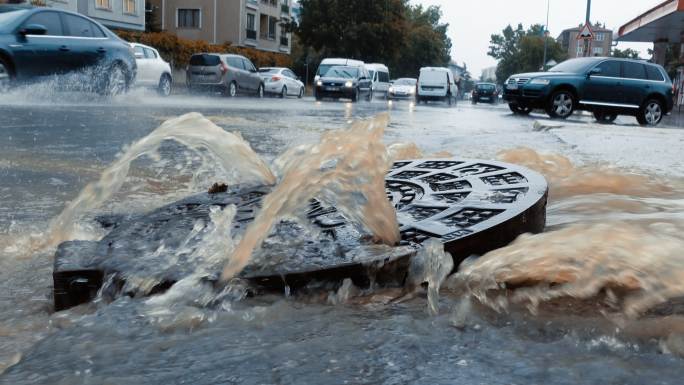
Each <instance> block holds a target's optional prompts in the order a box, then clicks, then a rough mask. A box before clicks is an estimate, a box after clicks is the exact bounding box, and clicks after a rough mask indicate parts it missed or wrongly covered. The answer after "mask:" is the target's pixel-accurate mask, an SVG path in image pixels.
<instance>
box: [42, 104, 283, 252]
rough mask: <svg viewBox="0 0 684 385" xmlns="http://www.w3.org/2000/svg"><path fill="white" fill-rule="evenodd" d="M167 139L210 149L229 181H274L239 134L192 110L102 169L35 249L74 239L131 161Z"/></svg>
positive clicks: (152, 153)
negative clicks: (82, 219) (82, 220)
mask: <svg viewBox="0 0 684 385" xmlns="http://www.w3.org/2000/svg"><path fill="white" fill-rule="evenodd" d="M167 140H173V141H176V142H178V143H180V144H182V145H184V146H186V147H187V148H189V149H191V150H193V151H196V152H200V151H201V150H208V151H209V153H210V154H211V155H212V156H213V159H214V160H216V161H217V163H218V165H219V166H220V167H222V169H223V170H224V171H225V172H226V174H227V175H232V176H233V178H232V179H231V180H228V182H229V183H244V184H273V183H274V182H275V177H274V176H273V174H272V173H271V171H270V169H269V168H268V166H267V165H266V164H265V163H264V162H263V161H262V160H261V158H259V156H258V155H257V154H256V153H255V152H254V151H253V150H252V148H251V146H250V145H249V143H247V142H246V141H245V140H244V139H243V138H242V137H241V136H240V135H239V134H233V133H230V132H227V131H224V130H223V129H222V128H221V127H219V126H217V125H215V124H214V123H212V122H211V121H210V120H208V119H205V118H204V117H202V116H201V115H200V114H198V113H189V114H186V115H183V116H180V117H178V118H175V119H171V120H168V121H166V122H165V123H163V124H162V125H161V126H159V127H158V128H157V129H156V130H154V131H152V132H151V133H150V134H149V135H147V136H145V137H144V138H142V139H140V140H138V141H137V142H135V143H134V144H133V145H131V146H130V147H129V148H127V149H126V151H125V152H124V154H123V155H121V156H120V157H119V158H118V159H117V160H116V161H115V162H113V163H112V164H111V165H110V166H109V167H107V168H106V169H105V170H104V171H103V172H102V174H101V176H100V179H99V180H97V181H96V182H92V183H90V184H88V185H87V186H86V187H85V188H84V189H83V190H82V191H81V192H80V194H79V195H78V197H76V199H74V200H73V201H71V202H70V203H69V204H68V205H67V207H66V208H65V209H64V210H63V211H62V213H61V214H59V216H57V217H56V218H55V219H54V220H53V221H52V222H51V224H50V229H49V232H48V235H47V237H46V238H45V239H44V240H42V241H41V242H40V243H39V244H38V247H37V248H34V250H36V249H42V248H45V247H52V246H56V245H58V244H59V243H60V242H63V241H65V240H68V239H72V236H73V234H74V231H75V226H76V224H77V221H78V220H79V218H80V217H81V215H83V214H84V213H85V212H88V211H89V210H91V209H93V208H96V207H98V206H99V205H101V204H102V203H103V202H105V201H107V200H108V199H109V198H111V197H112V195H113V194H115V193H116V192H117V191H118V190H119V189H120V188H121V186H122V184H123V183H124V181H125V179H126V176H127V175H128V171H129V169H130V167H131V163H132V162H133V161H134V160H136V159H138V158H140V157H142V156H145V155H146V156H152V157H158V156H157V154H156V152H157V150H158V149H159V147H160V145H161V144H162V143H163V142H164V141H167Z"/></svg>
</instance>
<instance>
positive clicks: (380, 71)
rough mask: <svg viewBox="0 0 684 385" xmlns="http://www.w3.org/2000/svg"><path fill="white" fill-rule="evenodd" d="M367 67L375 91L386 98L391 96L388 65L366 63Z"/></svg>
mask: <svg viewBox="0 0 684 385" xmlns="http://www.w3.org/2000/svg"><path fill="white" fill-rule="evenodd" d="M366 69H367V70H368V73H369V74H370V77H371V81H373V92H376V93H380V94H382V95H383V96H384V97H385V98H388V97H389V92H388V91H389V88H390V76H389V69H388V68H387V66H386V65H384V64H380V63H371V64H366Z"/></svg>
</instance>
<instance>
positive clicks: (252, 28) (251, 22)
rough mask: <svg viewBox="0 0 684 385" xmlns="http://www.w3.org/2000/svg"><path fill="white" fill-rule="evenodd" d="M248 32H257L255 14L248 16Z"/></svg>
mask: <svg viewBox="0 0 684 385" xmlns="http://www.w3.org/2000/svg"><path fill="white" fill-rule="evenodd" d="M247 30H249V31H256V15H254V14H253V13H248V14H247Z"/></svg>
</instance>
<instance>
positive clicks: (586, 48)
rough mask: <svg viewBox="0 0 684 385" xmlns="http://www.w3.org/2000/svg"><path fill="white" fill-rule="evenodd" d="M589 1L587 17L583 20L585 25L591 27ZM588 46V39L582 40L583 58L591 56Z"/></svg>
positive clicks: (588, 2)
mask: <svg viewBox="0 0 684 385" xmlns="http://www.w3.org/2000/svg"><path fill="white" fill-rule="evenodd" d="M590 19H591V0H587V17H586V20H585V23H586V25H588V26H590V27H591V24H589V23H591V21H590ZM589 48H590V44H589V39H584V56H585V57H589V56H591V52H589Z"/></svg>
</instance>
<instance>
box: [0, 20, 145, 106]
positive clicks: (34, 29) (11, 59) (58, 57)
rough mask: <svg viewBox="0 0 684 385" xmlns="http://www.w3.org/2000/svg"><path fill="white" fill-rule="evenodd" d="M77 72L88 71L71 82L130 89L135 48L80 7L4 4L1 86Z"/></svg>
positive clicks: (101, 89) (0, 23)
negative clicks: (72, 9)
mask: <svg viewBox="0 0 684 385" xmlns="http://www.w3.org/2000/svg"><path fill="white" fill-rule="evenodd" d="M74 74H83V75H84V76H81V77H80V78H78V80H76V81H73V80H72V81H71V82H70V85H71V86H73V85H76V87H77V88H79V89H85V90H93V91H97V92H100V93H103V94H118V93H121V92H124V91H126V90H127V89H128V87H129V86H130V85H131V84H132V83H133V81H134V79H135V74H136V64H135V57H134V54H133V49H132V48H131V46H130V45H128V43H126V42H125V41H123V40H121V39H120V38H119V37H118V36H116V35H115V34H114V33H113V32H111V31H110V30H108V29H107V28H105V27H104V26H102V25H101V24H99V23H98V22H96V21H94V20H91V19H89V18H87V17H84V16H81V15H79V14H77V13H72V12H67V11H61V10H55V9H49V8H25V7H11V6H0V87H4V88H7V87H8V86H10V85H12V84H15V83H31V82H37V81H41V80H44V79H47V78H53V77H54V76H55V75H74Z"/></svg>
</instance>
